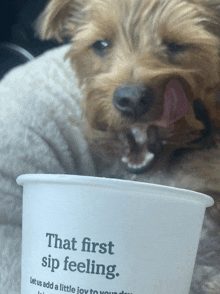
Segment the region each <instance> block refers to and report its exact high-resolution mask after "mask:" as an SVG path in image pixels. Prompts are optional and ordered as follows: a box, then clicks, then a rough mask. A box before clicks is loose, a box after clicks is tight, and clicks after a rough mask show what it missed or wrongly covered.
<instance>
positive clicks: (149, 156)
mask: <svg viewBox="0 0 220 294" xmlns="http://www.w3.org/2000/svg"><path fill="white" fill-rule="evenodd" d="M153 159H154V154H153V153H146V155H145V158H144V161H143V162H142V163H140V164H133V163H131V162H129V159H128V158H127V157H122V161H123V162H124V163H127V166H128V168H130V169H133V170H140V169H142V168H143V167H145V166H147V164H149V163H150V162H151V161H152V160H153Z"/></svg>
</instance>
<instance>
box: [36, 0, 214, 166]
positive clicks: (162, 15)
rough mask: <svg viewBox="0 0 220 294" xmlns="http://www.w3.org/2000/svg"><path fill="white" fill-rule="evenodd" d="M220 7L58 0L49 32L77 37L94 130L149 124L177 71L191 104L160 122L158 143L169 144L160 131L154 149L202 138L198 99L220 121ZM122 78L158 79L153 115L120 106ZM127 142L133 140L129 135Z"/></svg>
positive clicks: (75, 58) (76, 58)
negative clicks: (129, 112) (219, 97)
mask: <svg viewBox="0 0 220 294" xmlns="http://www.w3.org/2000/svg"><path fill="white" fill-rule="evenodd" d="M218 11H219V3H218V1H207V0H200V1H196V0H187V1H186V0H185V1H183V0H169V1H167V0H151V1H143V0H125V1H118V0H65V1H63V0H62V1H61V0H53V1H51V2H50V3H49V5H48V6H47V8H46V9H45V11H44V14H43V22H42V19H41V21H40V22H39V23H41V35H42V37H43V38H44V39H50V38H56V39H57V40H59V41H62V38H64V37H69V38H71V42H72V47H71V49H70V51H69V53H68V54H67V56H66V57H68V58H70V60H71V64H72V66H73V68H74V70H75V71H76V73H77V76H78V78H79V81H80V84H81V86H84V109H85V115H86V117H87V120H88V123H89V126H90V137H93V138H95V137H96V136H97V134H98V136H99V137H101V138H104V137H105V136H106V135H107V136H109V134H111V138H112V136H114V138H115V136H116V137H117V136H118V134H119V133H122V134H123V135H124V137H123V138H126V137H127V138H129V136H130V137H131V133H130V128H131V126H138V127H139V128H140V129H141V130H142V131H144V132H146V130H147V129H148V127H149V125H151V123H152V122H154V121H157V120H158V119H159V118H160V117H161V115H162V113H163V99H164V98H163V95H164V91H165V87H166V85H167V83H168V82H169V81H170V80H172V79H176V80H178V81H179V82H180V83H181V85H182V87H183V89H184V92H185V93H186V95H187V98H188V100H189V102H190V104H191V106H190V109H189V111H188V113H187V114H186V115H185V116H184V117H182V118H181V119H180V120H178V121H176V122H175V123H173V124H172V126H170V127H164V126H162V127H161V125H159V127H158V130H156V131H155V134H154V137H155V138H156V137H158V138H160V139H161V141H159V142H160V143H159V144H157V146H159V145H160V144H161V148H159V147H158V148H156V147H155V146H156V144H155V142H156V143H157V142H158V139H155V142H153V143H154V144H153V145H152V146H149V144H148V151H150V152H152V153H155V152H154V150H153V149H155V148H156V149H158V152H159V153H160V152H161V150H163V152H165V153H166V152H171V151H173V150H174V149H177V148H182V147H190V148H191V147H192V144H191V143H192V141H193V143H195V142H196V143H197V141H199V140H195V139H198V138H200V135H201V130H203V129H204V127H206V124H207V122H206V120H205V119H204V118H203V115H202V114H201V115H200V116H199V117H198V116H196V114H195V109H194V108H195V105H194V102H195V101H197V100H198V99H199V100H201V101H202V103H203V104H202V105H203V106H204V109H206V110H207V111H208V114H209V117H208V120H210V123H211V124H212V125H215V126H217V127H219V126H220V116H219V103H218V102H217V101H216V97H215V91H216V90H217V89H218V88H219V83H220V77H219V64H220V63H219V62H220V61H219V36H218V35H217V33H219V32H218V29H217V28H218V15H217V13H218ZM121 85H150V87H151V88H152V89H153V91H154V94H155V96H156V98H155V101H154V105H153V107H151V108H150V109H149V110H148V111H147V114H146V115H143V116H141V117H140V118H138V119H134V118H130V117H126V116H123V115H121V112H120V111H118V110H117V109H116V108H115V106H114V103H113V96H114V93H115V91H116V89H118V88H119V87H120V86H121ZM202 111H203V110H202ZM202 111H201V112H202ZM204 120H205V121H204ZM100 131H101V132H100ZM209 131H210V130H209ZM151 133H152V132H151ZM157 133H158V135H157ZM150 138H151V137H150ZM151 141H153V140H151ZM127 142H128V145H131V144H130V143H131V141H129V139H128V140H127ZM163 142H165V143H166V146H164V144H163ZM189 143H190V144H189ZM194 145H195V144H194ZM203 145H204V144H203ZM194 147H196V148H197V147H198V144H196V146H194ZM122 149H123V148H122ZM131 149H133V150H134V151H135V154H136V157H135V158H134V157H133V159H132V161H133V163H134V164H135V163H136V162H135V161H137V163H138V162H141V160H142V157H143V156H144V155H143V152H142V153H140V152H139V149H140V148H139V147H137V146H136V145H134V144H133V146H131V147H130V150H131ZM142 149H143V148H142ZM123 150H124V149H123ZM137 150H138V151H137ZM142 151H143V150H142ZM129 152H130V153H132V152H131V151H129ZM129 152H127V153H129ZM145 152H147V151H146V150H145ZM112 153H114V154H115V150H113V149H112ZM133 153H134V152H133Z"/></svg>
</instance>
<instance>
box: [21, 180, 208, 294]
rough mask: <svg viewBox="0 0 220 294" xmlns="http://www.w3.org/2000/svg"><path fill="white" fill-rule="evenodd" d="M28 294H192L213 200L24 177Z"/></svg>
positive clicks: (148, 188)
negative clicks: (206, 216)
mask: <svg viewBox="0 0 220 294" xmlns="http://www.w3.org/2000/svg"><path fill="white" fill-rule="evenodd" d="M17 182H18V184H20V185H23V190H24V195H23V241H22V242H23V246H22V290H21V293H22V294H42V293H43V294H52V293H53V294H56V293H63V294H64V293H65V292H67V293H76V294H140V293H147V294H165V293H166V294H180V293H181V294H188V292H189V287H190V282H191V278H192V273H193V268H194V263H195V258H196V252H197V247H198V242H199V236H200V232H201V228H202V223H203V218H204V213H205V208H206V207H208V206H211V205H212V204H213V200H212V198H210V197H208V196H206V195H203V194H200V193H195V192H191V191H187V190H182V189H176V188H171V187H165V186H159V185H152V184H146V183H139V182H130V181H123V180H115V179H105V178H95V177H86V176H69V175H22V176H20V177H19V178H18V179H17Z"/></svg>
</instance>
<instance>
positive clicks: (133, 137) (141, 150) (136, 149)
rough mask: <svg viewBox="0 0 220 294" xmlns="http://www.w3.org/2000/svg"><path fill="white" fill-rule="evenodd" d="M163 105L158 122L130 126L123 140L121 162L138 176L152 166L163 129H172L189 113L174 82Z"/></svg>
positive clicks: (161, 145) (167, 90)
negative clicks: (175, 123)
mask: <svg viewBox="0 0 220 294" xmlns="http://www.w3.org/2000/svg"><path fill="white" fill-rule="evenodd" d="M163 101H164V102H163V114H162V117H161V118H160V119H159V120H156V121H153V122H150V123H147V124H145V125H144V124H141V125H132V127H131V130H130V132H128V133H127V134H126V138H124V140H125V142H126V147H127V148H126V151H125V155H124V156H123V157H122V162H123V163H124V164H126V166H127V168H128V169H129V171H131V172H134V173H141V172H144V171H145V170H146V169H147V168H149V167H150V166H151V164H152V163H153V161H154V159H155V157H156V156H157V154H159V153H160V152H161V150H162V148H163V145H164V138H163V136H162V135H161V133H163V129H168V128H170V129H172V125H173V123H174V122H176V121H178V120H180V119H181V118H183V117H184V116H185V115H186V114H187V113H188V111H189V109H190V103H189V101H188V99H187V96H186V93H185V91H184V89H183V87H182V85H181V83H180V82H179V81H177V80H170V81H169V82H168V83H167V85H166V87H165V92H164V95H163ZM161 130H162V131H161Z"/></svg>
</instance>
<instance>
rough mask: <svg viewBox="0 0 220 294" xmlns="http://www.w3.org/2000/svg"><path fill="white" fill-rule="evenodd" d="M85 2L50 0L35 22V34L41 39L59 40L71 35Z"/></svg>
mask: <svg viewBox="0 0 220 294" xmlns="http://www.w3.org/2000/svg"><path fill="white" fill-rule="evenodd" d="M85 3H86V0H50V2H49V3H48V4H47V6H46V8H45V9H44V11H43V12H42V13H41V14H40V16H39V17H38V19H37V21H36V23H35V27H36V31H37V34H38V35H39V36H40V38H41V39H43V40H49V39H56V40H58V41H59V42H62V41H63V38H65V37H71V36H72V35H73V31H74V28H75V26H76V23H77V21H79V19H80V14H81V10H82V8H83V7H84V5H85Z"/></svg>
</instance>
